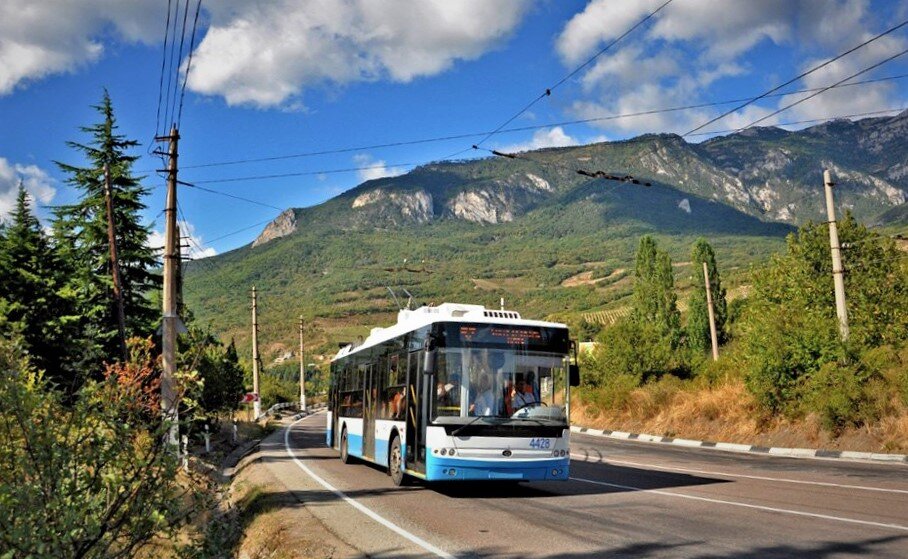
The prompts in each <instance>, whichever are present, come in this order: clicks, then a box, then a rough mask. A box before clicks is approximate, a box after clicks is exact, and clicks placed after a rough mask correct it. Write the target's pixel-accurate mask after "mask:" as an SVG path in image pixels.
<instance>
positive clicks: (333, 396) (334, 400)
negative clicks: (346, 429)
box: [328, 365, 340, 448]
mask: <svg viewBox="0 0 908 559" xmlns="http://www.w3.org/2000/svg"><path fill="white" fill-rule="evenodd" d="M331 369H332V371H331V377H330V379H331V380H330V382H331V384H330V385H329V392H328V400H329V401H328V410H330V411H331V440H330V441H328V445H329V446H330V447H332V448H334V447H336V446H337V445H336V444H335V441H337V423H338V420H337V416H339V415H340V394H339V392H340V386H339V385H338V382H337V377H338V374H339V372H338V371H337V369H336V368H335V366H334V365H332V366H331Z"/></svg>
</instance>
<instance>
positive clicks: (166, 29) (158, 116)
mask: <svg viewBox="0 0 908 559" xmlns="http://www.w3.org/2000/svg"><path fill="white" fill-rule="evenodd" d="M171 2H172V0H167V20H166V22H165V23H164V48H163V49H162V51H161V77H160V79H159V80H158V110H157V114H156V115H155V126H154V135H155V136H157V135H158V134H159V132H160V130H161V98H162V97H163V94H164V66H165V63H166V62H167V39H168V37H169V35H170V5H171Z"/></svg>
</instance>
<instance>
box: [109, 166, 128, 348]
mask: <svg viewBox="0 0 908 559" xmlns="http://www.w3.org/2000/svg"><path fill="white" fill-rule="evenodd" d="M110 182H111V179H110V164H108V163H105V164H104V200H105V202H106V206H107V244H108V245H110V272H111V275H112V276H113V295H114V299H115V300H116V302H117V332H118V334H119V336H120V358H121V359H122V360H123V361H124V362H125V361H126V358H127V357H128V356H127V355H126V311H125V310H124V309H123V280H122V279H121V277H120V258H119V256H118V255H117V233H116V227H117V226H116V221H115V220H114V211H113V193H112V192H111V190H112V189H111V185H110Z"/></svg>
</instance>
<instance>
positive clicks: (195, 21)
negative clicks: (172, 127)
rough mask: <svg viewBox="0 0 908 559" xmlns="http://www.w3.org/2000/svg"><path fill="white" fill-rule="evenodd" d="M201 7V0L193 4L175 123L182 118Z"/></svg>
mask: <svg viewBox="0 0 908 559" xmlns="http://www.w3.org/2000/svg"><path fill="white" fill-rule="evenodd" d="M187 6H188V0H187ZM201 8H202V0H198V2H196V5H195V18H194V19H193V22H192V38H191V40H190V41H189V60H188V61H187V62H186V74H185V75H184V76H183V88H182V90H181V91H180V108H179V110H178V111H177V123H178V124H179V123H180V122H181V121H182V119H183V98H184V97H186V82H188V81H189V72H190V70H192V53H193V51H194V50H195V33H196V30H197V28H198V26H199V11H200V10H201Z"/></svg>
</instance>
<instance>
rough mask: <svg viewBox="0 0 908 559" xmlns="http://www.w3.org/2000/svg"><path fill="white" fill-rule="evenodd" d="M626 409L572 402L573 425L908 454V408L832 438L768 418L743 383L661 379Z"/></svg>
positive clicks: (811, 422) (817, 425)
mask: <svg viewBox="0 0 908 559" xmlns="http://www.w3.org/2000/svg"><path fill="white" fill-rule="evenodd" d="M621 401H623V404H622V405H618V406H616V407H614V408H610V409H606V410H602V408H601V407H598V406H595V405H592V404H588V405H585V403H584V402H583V401H582V400H581V399H577V400H574V402H573V404H574V405H573V409H572V413H571V415H572V421H573V422H574V423H575V424H579V425H584V426H587V427H592V428H596V429H609V430H613V431H630V432H634V433H648V434H652V435H661V436H667V437H680V438H687V439H697V440H707V441H715V442H730V443H741V444H756V445H761V446H782V447H801V448H831V449H847V450H857V451H866V452H895V453H905V452H908V409H906V408H905V406H899V407H898V411H897V412H896V413H895V414H893V415H887V416H885V417H883V418H882V419H881V420H880V421H878V422H876V423H875V424H873V425H870V426H865V427H861V428H852V429H847V430H845V431H844V432H842V433H841V434H840V435H839V436H838V437H833V436H832V434H830V433H829V432H828V431H825V430H824V429H823V428H822V424H821V421H820V419H819V418H818V417H817V416H816V415H813V414H811V415H807V416H806V417H804V418H802V419H797V420H789V419H784V418H777V417H767V416H765V415H764V414H763V413H762V412H761V411H760V409H759V407H758V406H757V403H756V401H755V400H754V398H753V396H752V395H751V394H750V393H749V392H748V391H747V389H746V388H745V386H744V382H743V381H742V380H740V379H729V380H727V381H724V382H720V383H718V384H717V385H716V386H713V387H696V386H691V385H690V384H684V383H682V382H681V381H677V380H666V379H663V380H661V381H659V382H657V383H653V384H650V385H647V386H644V387H641V388H636V389H633V390H631V391H630V393H629V394H628V395H627V396H626V397H625V398H623V399H622V400H621Z"/></svg>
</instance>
